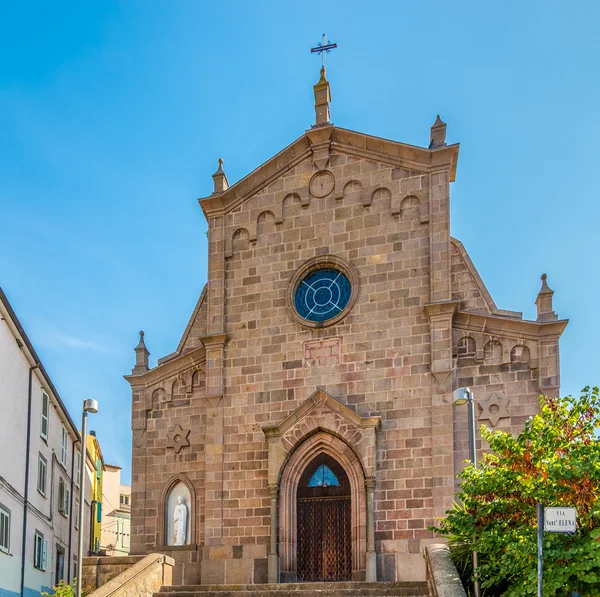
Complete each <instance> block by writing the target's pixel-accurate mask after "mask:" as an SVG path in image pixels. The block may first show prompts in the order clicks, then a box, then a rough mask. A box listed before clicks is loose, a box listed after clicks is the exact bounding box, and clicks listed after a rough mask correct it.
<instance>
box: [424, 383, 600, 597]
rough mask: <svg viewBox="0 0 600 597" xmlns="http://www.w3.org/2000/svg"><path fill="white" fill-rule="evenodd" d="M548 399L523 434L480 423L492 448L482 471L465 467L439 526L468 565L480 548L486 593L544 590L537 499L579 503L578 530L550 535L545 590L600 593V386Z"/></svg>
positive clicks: (519, 595)
mask: <svg viewBox="0 0 600 597" xmlns="http://www.w3.org/2000/svg"><path fill="white" fill-rule="evenodd" d="M540 404H541V414H539V415H536V416H535V417H531V418H530V419H528V421H527V422H526V423H525V429H524V430H523V431H522V432H521V433H520V434H519V435H517V436H514V435H512V434H510V433H506V432H503V431H491V430H489V429H486V428H485V427H482V432H481V433H482V437H483V438H484V439H485V440H486V441H487V442H488V444H489V446H490V450H491V452H490V453H487V454H485V456H484V458H483V463H482V464H481V467H480V468H479V469H475V468H473V466H472V465H469V466H468V467H467V468H465V469H464V471H463V473H462V482H461V490H460V492H459V493H458V495H457V497H458V499H459V502H460V505H459V504H455V507H454V508H453V509H452V510H450V511H448V512H447V513H446V514H447V516H446V518H445V519H443V520H441V522H440V525H439V528H433V529H432V530H436V531H437V532H438V533H440V534H441V535H443V536H445V537H447V538H448V539H449V543H450V546H451V551H452V552H453V553H454V555H455V557H456V558H457V559H459V560H461V558H462V567H463V568H464V566H467V571H470V570H471V568H469V564H468V559H469V558H470V552H471V551H474V550H475V551H477V552H479V555H480V564H479V574H478V576H479V578H480V581H481V587H482V589H483V590H484V595H504V596H506V597H524V596H526V595H536V592H537V512H536V508H537V504H538V503H541V504H543V505H544V506H573V507H575V508H576V509H577V516H578V530H577V532H576V533H575V534H574V535H567V534H562V533H560V534H559V533H557V534H550V533H545V534H544V540H543V545H544V595H552V596H555V597H566V596H570V595H571V594H572V592H573V591H577V593H578V594H579V595H580V596H581V597H598V595H600V441H598V439H597V438H596V437H595V435H594V434H595V430H596V428H597V427H599V426H600V397H599V391H598V388H596V387H595V388H593V389H590V388H585V389H584V390H583V394H582V396H581V397H580V398H578V399H576V398H572V397H570V396H569V397H567V398H549V397H546V396H541V397H540ZM461 553H462V556H461ZM459 567H461V566H459Z"/></svg>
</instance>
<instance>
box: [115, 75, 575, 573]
mask: <svg viewBox="0 0 600 597" xmlns="http://www.w3.org/2000/svg"><path fill="white" fill-rule="evenodd" d="M329 102H330V89H329V83H328V82H327V80H326V77H325V70H324V69H322V71H321V79H320V81H319V82H318V83H317V85H315V104H316V105H315V109H316V124H315V126H313V127H312V128H311V129H310V130H308V131H306V132H305V133H304V134H303V135H302V136H301V137H300V138H299V139H297V140H296V141H294V142H293V143H292V144H291V145H289V146H288V147H287V148H285V149H284V150H283V151H281V152H280V153H278V154H277V155H276V156H274V157H273V158H272V159H270V160H269V161H267V162H266V163H264V164H263V165H261V166H259V167H258V168H257V169H256V170H254V171H253V172H252V173H251V174H249V175H248V176H246V177H245V178H244V179H242V180H241V181H239V182H238V183H236V184H234V185H233V186H229V185H228V181H227V177H226V175H225V173H224V171H223V168H222V163H221V162H220V163H219V168H218V170H217V172H216V173H215V174H214V175H213V179H214V192H213V193H212V194H211V195H210V196H208V197H206V198H204V199H200V200H199V203H200V207H201V208H202V211H203V213H204V215H205V217H206V219H207V221H208V225H209V231H208V247H209V251H208V283H207V285H206V286H205V288H204V290H203V291H202V294H201V296H200V298H199V301H198V303H197V305H196V308H195V310H194V312H193V314H192V317H191V319H190V321H189V324H188V326H187V328H186V329H185V331H184V333H183V336H182V338H181V341H180V343H179V346H178V347H177V350H176V351H175V352H174V353H173V354H170V355H168V356H166V357H164V358H162V359H159V362H158V366H156V367H155V368H152V369H149V367H148V354H149V353H148V350H147V348H146V345H145V341H144V337H143V333H142V334H141V336H140V343H139V345H138V346H137V347H136V349H135V350H136V365H135V367H134V369H133V371H132V374H131V375H128V376H127V380H128V381H129V383H130V384H131V388H132V430H133V475H132V515H131V553H132V554H144V553H150V552H157V551H159V552H163V553H167V554H169V555H171V556H172V557H174V558H175V561H176V567H175V572H174V583H176V584H177V583H186V584H194V583H202V584H220V583H264V582H296V581H311V580H328V581H335V580H370V581H373V580H422V579H424V577H425V569H424V562H423V558H422V554H421V551H422V548H423V546H424V545H426V544H427V543H428V542H434V541H436V539H435V538H434V537H433V535H432V533H431V532H430V531H428V530H427V528H428V526H429V525H431V524H433V523H434V519H435V518H436V517H440V516H443V514H444V512H445V511H446V510H447V509H449V508H450V507H451V506H452V503H453V494H454V490H455V485H456V475H457V474H459V473H460V471H461V469H462V467H463V466H464V465H463V461H464V460H465V459H467V458H468V427H467V412H466V409H464V408H459V407H455V406H453V404H452V390H453V389H455V388H456V387H463V386H470V387H472V388H473V391H474V394H475V400H476V416H477V417H478V421H477V422H478V426H479V423H484V424H486V425H488V426H492V427H494V428H499V429H504V430H508V431H519V430H520V429H521V428H522V426H523V423H524V421H525V420H526V419H527V418H528V417H529V416H530V415H532V414H534V413H536V412H537V411H538V401H537V397H538V395H539V394H540V393H546V394H551V395H556V394H557V393H558V391H559V350H558V342H559V337H560V335H561V333H562V331H563V330H564V328H565V326H566V323H567V322H566V321H564V320H559V319H558V317H557V315H556V314H555V313H554V311H553V308H552V294H553V291H552V290H550V288H549V287H548V285H547V283H546V280H545V276H543V281H542V289H541V291H540V293H539V295H538V297H537V301H536V302H537V312H538V316H537V320H536V321H526V320H523V318H522V316H521V314H520V313H517V312H513V311H506V310H501V309H498V308H497V307H496V305H495V303H494V301H493V300H492V298H491V296H490V294H489V292H488V291H487V290H486V287H485V285H484V284H483V282H482V280H481V278H480V276H479V274H478V273H477V271H476V269H475V267H474V266H473V264H472V262H471V260H470V259H469V256H468V255H467V253H466V251H465V248H464V247H463V245H462V244H461V243H460V242H459V241H458V240H456V239H454V238H452V237H451V235H450V206H449V200H450V183H452V182H453V181H454V179H455V175H456V167H457V160H458V152H459V147H458V145H447V144H446V125H445V124H444V123H443V122H442V121H441V120H440V119H439V117H438V119H437V120H436V122H435V124H434V125H433V127H432V128H431V134H430V145H429V147H427V148H422V147H415V146H411V145H406V144H403V143H399V142H395V141H389V140H386V139H380V138H375V137H371V136H368V135H365V134H362V133H358V132H355V131H351V130H346V129H342V128H339V127H336V126H333V124H331V123H330V122H329ZM478 441H479V447H480V449H481V448H484V446H482V445H481V440H480V439H479V438H478ZM182 504H183V505H184V506H185V508H183V509H182ZM182 520H183V524H184V525H185V528H183V529H182ZM438 541H439V539H438Z"/></svg>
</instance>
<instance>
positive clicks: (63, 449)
mask: <svg viewBox="0 0 600 597" xmlns="http://www.w3.org/2000/svg"><path fill="white" fill-rule="evenodd" d="M68 441H69V435H68V434H67V430H66V429H65V426H64V425H63V428H62V441H61V444H60V463H61V464H62V465H63V466H64V467H66V466H67V443H68Z"/></svg>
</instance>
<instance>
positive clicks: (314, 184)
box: [308, 170, 335, 199]
mask: <svg viewBox="0 0 600 597" xmlns="http://www.w3.org/2000/svg"><path fill="white" fill-rule="evenodd" d="M334 187H335V178H334V176H333V174H332V173H331V172H329V171H328V170H321V171H320V172H317V173H316V174H314V176H313V177H312V178H311V179H310V183H309V184H308V188H309V189H310V194H311V195H312V196H313V197H317V198H319V199H321V198H322V197H327V195H329V194H330V193H332V192H333V189H334Z"/></svg>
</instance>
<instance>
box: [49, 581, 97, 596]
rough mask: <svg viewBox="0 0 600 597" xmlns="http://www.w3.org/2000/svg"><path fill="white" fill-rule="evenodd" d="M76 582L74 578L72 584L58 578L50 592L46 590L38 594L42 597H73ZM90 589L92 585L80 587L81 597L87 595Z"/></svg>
mask: <svg viewBox="0 0 600 597" xmlns="http://www.w3.org/2000/svg"><path fill="white" fill-rule="evenodd" d="M76 583H77V581H76V579H73V584H71V585H70V584H69V583H68V582H66V581H64V580H59V581H58V584H57V585H56V586H54V587H52V593H47V592H46V591H42V592H41V593H40V595H41V596H42V597H73V596H74V595H76V593H77V591H76V588H77V585H76ZM92 590H93V589H92V587H82V588H81V595H82V597H86V596H87V595H89V594H90V593H91V592H92Z"/></svg>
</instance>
